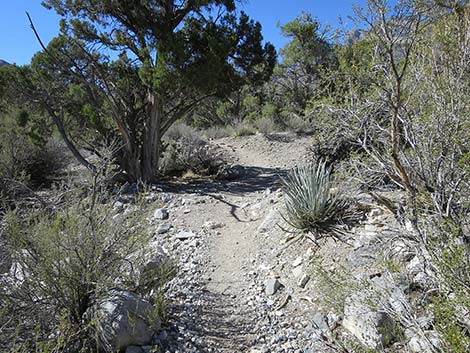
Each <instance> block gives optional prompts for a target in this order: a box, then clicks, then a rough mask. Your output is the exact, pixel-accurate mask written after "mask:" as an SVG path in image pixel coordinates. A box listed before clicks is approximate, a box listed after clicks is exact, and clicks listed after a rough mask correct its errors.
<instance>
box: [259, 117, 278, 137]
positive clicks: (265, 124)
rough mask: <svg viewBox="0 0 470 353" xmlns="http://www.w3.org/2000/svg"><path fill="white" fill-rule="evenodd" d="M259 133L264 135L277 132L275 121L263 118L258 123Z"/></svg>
mask: <svg viewBox="0 0 470 353" xmlns="http://www.w3.org/2000/svg"><path fill="white" fill-rule="evenodd" d="M256 127H257V129H258V131H259V132H260V133H261V134H263V135H265V136H266V135H269V134H272V133H273V132H274V131H275V130H276V125H275V124H274V121H273V120H271V119H269V118H261V119H258V120H257V121H256Z"/></svg>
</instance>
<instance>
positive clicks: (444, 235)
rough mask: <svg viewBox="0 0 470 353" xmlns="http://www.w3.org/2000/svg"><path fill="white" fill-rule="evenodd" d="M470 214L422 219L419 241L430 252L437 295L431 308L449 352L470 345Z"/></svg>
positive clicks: (438, 330) (435, 322)
mask: <svg viewBox="0 0 470 353" xmlns="http://www.w3.org/2000/svg"><path fill="white" fill-rule="evenodd" d="M469 221H470V220H469V217H468V215H462V214H460V215H459V216H458V217H455V218H454V219H451V218H447V219H442V218H440V217H438V216H436V217H427V218H426V219H422V220H421V222H420V223H419V226H418V229H419V231H420V232H419V234H420V235H421V239H420V243H421V244H423V245H424V250H425V253H426V254H427V256H426V257H425V259H424V260H425V261H426V266H428V267H429V268H431V269H432V270H433V273H434V276H433V278H430V281H432V282H431V283H432V288H434V291H435V293H436V295H435V296H434V297H433V299H432V300H431V302H430V303H429V307H428V309H429V310H430V311H431V313H432V315H433V317H434V327H435V330H436V331H437V332H438V333H439V336H440V339H441V346H442V347H443V348H444V349H445V351H448V352H457V353H460V352H462V353H463V352H468V350H469V349H470V333H469V332H468V329H469V325H470V322H469V320H468V317H469V313H470V247H469V245H468V232H469V229H468V227H469V224H470V223H469Z"/></svg>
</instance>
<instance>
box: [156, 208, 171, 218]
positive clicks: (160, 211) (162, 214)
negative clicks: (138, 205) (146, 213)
mask: <svg viewBox="0 0 470 353" xmlns="http://www.w3.org/2000/svg"><path fill="white" fill-rule="evenodd" d="M168 217H170V214H169V213H168V210H167V209H166V208H157V209H156V210H155V212H154V213H153V218H155V219H159V220H165V219H168Z"/></svg>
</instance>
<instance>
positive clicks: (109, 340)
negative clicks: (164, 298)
mask: <svg viewBox="0 0 470 353" xmlns="http://www.w3.org/2000/svg"><path fill="white" fill-rule="evenodd" d="M153 312H154V307H153V306H152V305H151V304H150V303H149V302H148V301H146V300H144V299H142V298H140V297H138V296H137V295H135V294H134V293H131V292H127V291H124V290H118V289H113V290H111V291H110V292H109V293H108V294H107V295H105V296H104V297H103V298H100V299H99V300H98V301H97V302H95V303H94V304H93V305H92V306H91V307H90V308H88V310H87V311H86V313H85V317H86V319H87V321H89V322H93V328H94V330H95V334H96V337H97V339H98V345H99V347H100V348H101V349H102V350H103V351H105V352H115V351H120V350H124V349H126V348H127V347H129V346H143V345H147V344H150V342H151V340H152V336H153V334H154V333H155V332H156V331H158V330H159V329H160V322H159V321H154V319H152V317H153V316H152V314H153Z"/></svg>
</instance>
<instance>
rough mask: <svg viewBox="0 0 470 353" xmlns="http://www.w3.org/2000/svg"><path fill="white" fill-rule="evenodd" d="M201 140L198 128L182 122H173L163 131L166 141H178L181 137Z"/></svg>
mask: <svg viewBox="0 0 470 353" xmlns="http://www.w3.org/2000/svg"><path fill="white" fill-rule="evenodd" d="M183 138H184V139H187V140H201V139H202V134H201V132H200V131H199V130H197V129H195V128H193V127H191V126H189V125H186V124H184V123H177V124H173V125H172V126H171V127H170V128H169V129H168V131H167V132H166V133H165V137H164V139H165V140H166V141H179V140H181V139H183Z"/></svg>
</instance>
